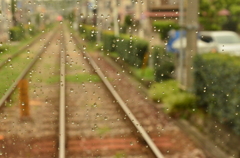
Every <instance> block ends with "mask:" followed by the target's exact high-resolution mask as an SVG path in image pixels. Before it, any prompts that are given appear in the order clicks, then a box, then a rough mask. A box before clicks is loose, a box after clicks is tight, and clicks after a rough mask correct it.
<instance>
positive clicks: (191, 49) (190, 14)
mask: <svg viewBox="0 0 240 158" xmlns="http://www.w3.org/2000/svg"><path fill="white" fill-rule="evenodd" d="M198 3H199V0H188V1H187V15H186V30H187V47H186V58H185V64H186V80H185V86H186V89H187V90H188V91H192V90H193V82H194V78H193V57H194V56H195V55H196V53H197V30H198V5H199V4H198Z"/></svg>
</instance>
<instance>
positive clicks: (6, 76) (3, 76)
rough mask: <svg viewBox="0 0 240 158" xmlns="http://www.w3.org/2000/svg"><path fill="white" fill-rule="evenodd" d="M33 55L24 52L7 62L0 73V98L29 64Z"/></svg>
mask: <svg viewBox="0 0 240 158" xmlns="http://www.w3.org/2000/svg"><path fill="white" fill-rule="evenodd" d="M33 55H34V53H32V52H25V53H23V54H22V55H21V56H18V57H16V58H14V59H13V60H11V61H9V62H8V63H7V64H6V65H5V66H4V67H3V68H2V69H1V71H0V81H1V82H0V96H1V97H2V96H3V95H4V94H5V93H6V92H7V90H8V88H9V87H10V86H11V84H13V83H14V82H15V80H16V78H17V77H18V76H19V75H20V74H21V72H22V70H23V69H24V68H25V67H26V65H28V64H29V63H30V62H31V59H32V57H33Z"/></svg>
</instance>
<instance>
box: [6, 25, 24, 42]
mask: <svg viewBox="0 0 240 158" xmlns="http://www.w3.org/2000/svg"><path fill="white" fill-rule="evenodd" d="M9 34H10V35H9V36H10V40H11V41H20V40H22V39H23V38H24V37H25V31H24V29H23V27H22V26H14V27H12V28H10V29H9Z"/></svg>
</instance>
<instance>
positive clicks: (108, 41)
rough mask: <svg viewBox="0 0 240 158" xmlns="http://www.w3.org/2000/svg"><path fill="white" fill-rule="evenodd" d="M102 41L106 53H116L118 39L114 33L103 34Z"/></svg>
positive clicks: (105, 32) (106, 32)
mask: <svg viewBox="0 0 240 158" xmlns="http://www.w3.org/2000/svg"><path fill="white" fill-rule="evenodd" d="M102 40H103V49H104V50H105V51H108V52H114V51H115V43H116V37H115V36H114V32H112V31H104V32H103V33H102Z"/></svg>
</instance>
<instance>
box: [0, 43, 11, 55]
mask: <svg viewBox="0 0 240 158" xmlns="http://www.w3.org/2000/svg"><path fill="white" fill-rule="evenodd" d="M8 47H9V46H7V45H3V44H0V55H1V54H3V53H4V52H6V51H7V50H8Z"/></svg>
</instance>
